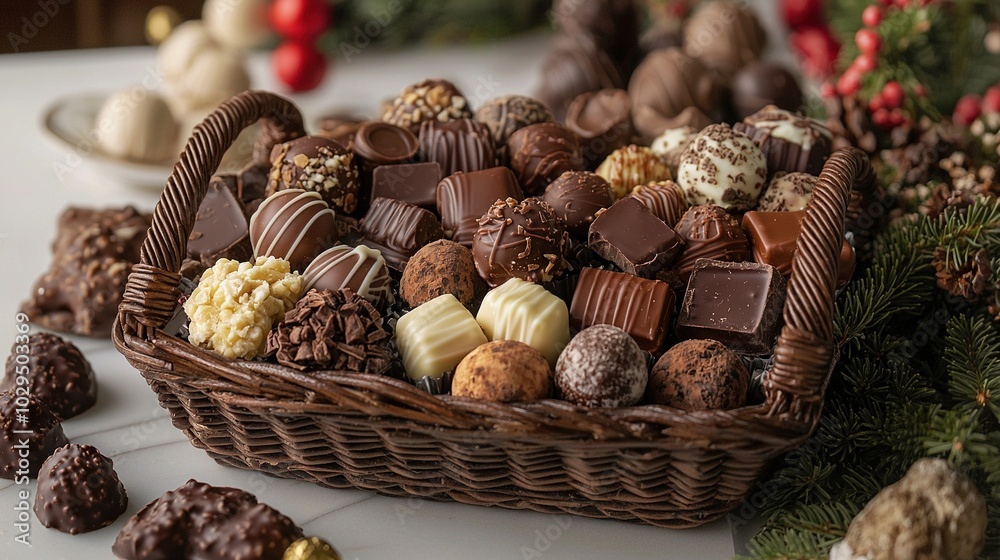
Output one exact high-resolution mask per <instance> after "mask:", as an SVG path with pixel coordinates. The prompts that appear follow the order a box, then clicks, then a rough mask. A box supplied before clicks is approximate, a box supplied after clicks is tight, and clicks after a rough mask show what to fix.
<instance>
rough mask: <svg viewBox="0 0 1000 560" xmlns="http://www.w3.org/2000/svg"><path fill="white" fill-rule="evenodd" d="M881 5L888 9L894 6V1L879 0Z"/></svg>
mask: <svg viewBox="0 0 1000 560" xmlns="http://www.w3.org/2000/svg"><path fill="white" fill-rule="evenodd" d="M879 4H882V6H883V7H886V8H888V7H890V6H892V4H893V0H879Z"/></svg>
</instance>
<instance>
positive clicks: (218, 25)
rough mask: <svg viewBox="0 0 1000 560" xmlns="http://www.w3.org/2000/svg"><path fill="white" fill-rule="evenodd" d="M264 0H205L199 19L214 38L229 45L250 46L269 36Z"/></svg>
mask: <svg viewBox="0 0 1000 560" xmlns="http://www.w3.org/2000/svg"><path fill="white" fill-rule="evenodd" d="M267 5H268V1H267V0H237V1H234V0H205V5H204V7H202V9H201V19H202V21H204V22H205V29H206V30H207V31H208V33H209V34H210V35H211V36H212V38H213V39H215V40H216V41H218V42H219V43H220V44H222V45H225V46H226V47H229V48H231V49H250V48H253V47H256V46H258V45H260V44H261V43H263V42H264V40H266V39H267V38H268V37H270V36H271V27H270V25H268V23H267Z"/></svg>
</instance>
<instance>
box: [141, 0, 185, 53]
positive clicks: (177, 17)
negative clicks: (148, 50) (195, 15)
mask: <svg viewBox="0 0 1000 560" xmlns="http://www.w3.org/2000/svg"><path fill="white" fill-rule="evenodd" d="M182 21H184V18H182V17H181V14H180V13H179V12H178V11H177V10H176V9H174V8H172V7H170V6H156V7H155V8H153V9H152V10H149V13H148V14H146V41H147V42H148V43H149V44H150V45H159V44H160V43H162V42H163V40H164V39H166V38H167V37H168V36H169V35H170V34H171V33H173V31H174V28H175V27H177V26H178V25H180V24H181V22H182Z"/></svg>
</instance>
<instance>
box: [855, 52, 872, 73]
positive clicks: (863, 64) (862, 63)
mask: <svg viewBox="0 0 1000 560" xmlns="http://www.w3.org/2000/svg"><path fill="white" fill-rule="evenodd" d="M851 66H854V67H855V68H857V69H858V72H861V73H862V74H867V73H869V72H871V71H872V70H874V69H875V68H876V67H877V66H878V58H876V57H875V55H871V54H859V55H858V57H857V58H855V59H854V62H852V63H851Z"/></svg>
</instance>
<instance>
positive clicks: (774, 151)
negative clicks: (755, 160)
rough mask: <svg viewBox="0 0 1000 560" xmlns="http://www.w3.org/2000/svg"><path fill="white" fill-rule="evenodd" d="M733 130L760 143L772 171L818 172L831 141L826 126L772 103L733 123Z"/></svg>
mask: <svg viewBox="0 0 1000 560" xmlns="http://www.w3.org/2000/svg"><path fill="white" fill-rule="evenodd" d="M733 130H735V131H737V132H742V133H743V134H746V135H747V136H749V137H750V139H751V140H753V141H754V143H755V144H757V146H758V147H760V149H761V151H762V152H764V157H766V158H767V171H768V173H769V174H771V175H774V174H775V173H778V172H779V171H787V172H804V173H809V174H812V175H819V173H820V172H821V171H823V164H824V163H826V160H827V158H829V157H830V151H831V146H832V143H831V136H830V131H829V130H827V128H826V126H824V125H823V124H822V123H820V122H819V121H817V120H815V119H810V118H808V117H803V116H801V115H796V114H794V113H790V112H788V111H785V110H784V109H778V108H777V107H774V106H768V107H765V108H763V109H761V110H760V111H757V112H756V113H754V114H753V115H750V116H749V117H747V118H745V119H743V122H740V123H736V124H735V125H733Z"/></svg>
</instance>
